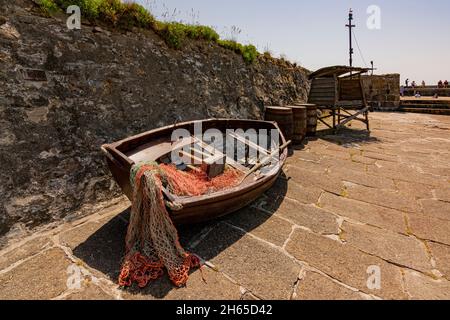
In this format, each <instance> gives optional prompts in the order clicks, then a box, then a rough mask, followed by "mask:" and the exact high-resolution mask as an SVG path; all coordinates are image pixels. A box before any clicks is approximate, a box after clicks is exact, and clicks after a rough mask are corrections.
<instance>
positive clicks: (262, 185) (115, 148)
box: [102, 119, 287, 224]
mask: <svg viewBox="0 0 450 320" xmlns="http://www.w3.org/2000/svg"><path fill="white" fill-rule="evenodd" d="M218 121H221V120H217V119H212V120H204V121H203V123H204V124H206V123H208V122H211V123H209V124H210V125H214V124H217V122H218ZM222 121H226V122H227V123H228V124H227V125H226V126H229V124H230V122H231V123H233V124H234V126H237V127H239V125H242V126H243V127H244V129H245V127H251V126H256V127H258V125H259V126H260V125H262V124H264V125H265V126H266V127H268V128H270V127H271V126H273V128H276V129H277V130H279V128H278V126H277V125H276V124H275V123H272V122H265V121H251V120H234V121H235V122H233V121H232V120H222ZM191 124H192V123H183V124H179V125H176V126H169V127H165V128H161V129H157V130H153V131H149V132H147V133H144V134H141V135H138V136H135V137H131V138H128V139H125V140H122V141H119V142H116V143H113V144H110V145H104V146H103V147H102V150H103V151H104V152H105V154H106V156H107V157H106V159H107V163H108V167H109V169H110V171H111V173H112V175H113V177H114V179H115V181H116V182H117V183H118V185H119V186H120V188H121V189H122V191H123V192H124V194H125V195H126V196H127V197H128V198H129V199H130V200H131V199H132V186H131V183H130V179H129V176H130V169H131V166H132V165H133V161H132V160H131V159H130V158H129V157H128V156H126V154H125V153H126V152H125V151H124V150H123V149H125V150H126V149H127V148H126V147H125V148H124V147H123V146H124V145H125V146H131V147H132V148H137V147H139V146H140V145H142V144H143V143H145V141H149V140H151V139H152V136H157V137H160V134H161V133H164V132H165V131H167V130H168V129H169V130H174V129H176V128H180V127H190V126H191ZM279 132H280V137H281V142H282V143H285V142H286V141H285V138H284V136H283V135H282V133H281V131H279ZM142 137H147V138H146V139H142ZM121 149H122V151H121ZM129 152H130V150H128V153H129ZM286 158H287V150H284V151H283V152H282V154H281V157H280V168H279V170H278V171H276V172H274V173H273V174H271V175H267V176H264V177H262V178H261V179H259V180H258V181H256V182H254V183H250V184H247V185H245V186H242V187H241V186H238V187H235V188H231V189H229V190H224V191H221V192H218V193H215V194H212V195H209V196H198V197H191V198H178V199H177V201H176V202H177V204H181V206H182V208H181V209H180V210H177V211H171V210H170V209H168V211H169V213H170V215H171V218H172V220H173V221H174V223H176V224H194V223H199V222H204V221H208V220H212V219H215V218H218V217H222V216H224V215H227V214H230V213H233V212H235V211H238V210H239V209H242V208H244V207H246V206H247V205H249V204H251V203H252V202H254V201H255V200H256V199H258V198H259V197H260V196H261V195H262V194H263V193H264V192H265V191H267V190H268V189H270V188H271V187H272V186H273V185H274V183H275V182H276V180H277V178H278V177H279V175H280V174H281V171H282V166H283V165H284V162H285V160H286Z"/></svg>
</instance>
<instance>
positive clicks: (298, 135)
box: [287, 106, 307, 144]
mask: <svg viewBox="0 0 450 320" xmlns="http://www.w3.org/2000/svg"><path fill="white" fill-rule="evenodd" d="M287 108H290V109H292V114H293V120H294V123H293V127H294V131H293V137H292V142H293V143H294V144H300V143H302V141H303V140H304V139H305V137H306V128H307V112H306V111H307V109H306V107H302V106H287Z"/></svg>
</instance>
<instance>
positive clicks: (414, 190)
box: [395, 181, 433, 199]
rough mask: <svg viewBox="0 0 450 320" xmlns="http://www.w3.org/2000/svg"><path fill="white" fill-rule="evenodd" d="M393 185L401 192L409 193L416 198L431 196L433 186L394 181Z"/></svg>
mask: <svg viewBox="0 0 450 320" xmlns="http://www.w3.org/2000/svg"><path fill="white" fill-rule="evenodd" d="M395 185H396V186H397V189H398V191H399V192H400V193H402V194H409V195H411V196H413V197H415V198H416V199H425V198H432V196H433V194H432V190H433V187H432V186H429V185H424V184H421V183H416V182H405V181H396V182H395Z"/></svg>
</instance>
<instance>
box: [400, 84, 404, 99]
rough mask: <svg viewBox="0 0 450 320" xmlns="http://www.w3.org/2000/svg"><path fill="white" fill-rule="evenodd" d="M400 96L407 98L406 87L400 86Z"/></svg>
mask: <svg viewBox="0 0 450 320" xmlns="http://www.w3.org/2000/svg"><path fill="white" fill-rule="evenodd" d="M400 96H402V97H404V96H405V87H404V86H400Z"/></svg>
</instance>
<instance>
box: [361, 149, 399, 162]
mask: <svg viewBox="0 0 450 320" xmlns="http://www.w3.org/2000/svg"><path fill="white" fill-rule="evenodd" d="M363 156H364V157H366V158H370V159H375V160H384V161H390V162H398V160H399V159H398V156H396V155H391V154H386V153H378V152H373V151H363Z"/></svg>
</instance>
